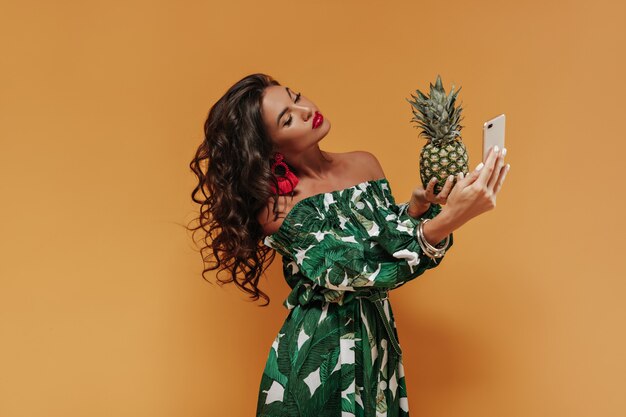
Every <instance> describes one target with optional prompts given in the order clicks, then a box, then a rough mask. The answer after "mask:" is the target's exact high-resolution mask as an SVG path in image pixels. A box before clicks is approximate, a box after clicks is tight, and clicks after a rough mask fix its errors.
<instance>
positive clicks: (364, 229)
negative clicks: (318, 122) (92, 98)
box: [266, 201, 453, 291]
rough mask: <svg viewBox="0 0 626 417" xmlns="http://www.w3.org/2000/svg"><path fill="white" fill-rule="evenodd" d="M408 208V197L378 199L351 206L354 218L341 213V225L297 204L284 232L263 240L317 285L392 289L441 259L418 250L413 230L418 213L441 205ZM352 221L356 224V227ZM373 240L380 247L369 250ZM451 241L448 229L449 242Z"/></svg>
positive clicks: (428, 215)
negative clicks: (295, 220) (364, 207)
mask: <svg viewBox="0 0 626 417" xmlns="http://www.w3.org/2000/svg"><path fill="white" fill-rule="evenodd" d="M407 209H408V203H403V204H395V202H393V201H392V202H391V204H381V205H378V206H376V207H372V209H371V210H368V211H364V212H361V213H356V212H355V213H354V216H355V218H356V219H357V221H356V222H344V221H342V220H341V219H340V220H339V222H340V224H341V226H342V227H338V226H337V221H336V219H335V221H333V219H332V216H328V217H325V216H316V212H315V211H313V210H312V211H311V212H310V213H308V215H307V213H302V212H303V211H304V210H300V211H301V213H300V214H301V216H300V217H299V220H300V223H299V224H296V225H295V226H297V227H292V225H286V228H285V229H286V230H284V231H283V232H284V233H278V234H276V235H273V236H272V237H271V239H266V243H269V244H270V245H268V246H271V247H273V248H275V249H277V251H278V252H279V253H281V255H283V256H288V257H289V258H291V259H292V260H293V262H291V264H292V265H293V266H292V267H295V268H297V271H294V272H300V273H301V274H302V275H304V276H305V277H306V278H308V279H309V280H311V281H312V282H313V283H316V284H317V285H319V286H321V287H325V288H329V289H334V290H343V291H357V290H359V289H360V288H369V287H379V288H387V289H392V288H396V287H399V286H401V285H403V284H405V283H406V282H408V281H410V280H412V279H414V278H416V277H418V276H419V275H421V274H422V273H424V272H425V271H426V270H427V269H431V268H434V267H436V266H438V265H439V264H441V262H442V260H443V258H439V259H437V260H436V261H435V260H433V259H432V258H430V257H428V256H427V255H426V254H425V253H423V251H422V249H421V247H420V245H419V243H418V242H417V237H416V235H415V232H416V227H417V226H418V225H419V223H420V222H421V221H422V219H425V218H429V219H432V218H433V217H435V216H436V215H437V214H439V212H440V211H441V205H439V204H431V206H430V208H429V209H428V210H427V211H426V212H425V213H423V214H422V216H421V217H420V218H418V219H416V218H413V217H412V216H410V215H409V214H408V213H407ZM344 220H345V219H344ZM355 227H356V228H358V229H360V230H358V231H356V233H355ZM362 236H365V237H364V238H363V237H362ZM439 243H443V241H442V242H439ZM376 245H378V246H379V247H380V249H382V250H374V247H375V246H376ZM452 245H453V236H452V234H451V235H450V244H449V247H448V248H450V247H452ZM444 257H445V256H444ZM294 264H295V265H294Z"/></svg>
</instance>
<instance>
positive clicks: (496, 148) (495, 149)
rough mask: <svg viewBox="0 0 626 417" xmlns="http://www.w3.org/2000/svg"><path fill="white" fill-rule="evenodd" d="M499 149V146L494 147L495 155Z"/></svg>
mask: <svg viewBox="0 0 626 417" xmlns="http://www.w3.org/2000/svg"><path fill="white" fill-rule="evenodd" d="M498 149H499V148H498V145H496V146H494V147H493V152H494V153H496V152H498Z"/></svg>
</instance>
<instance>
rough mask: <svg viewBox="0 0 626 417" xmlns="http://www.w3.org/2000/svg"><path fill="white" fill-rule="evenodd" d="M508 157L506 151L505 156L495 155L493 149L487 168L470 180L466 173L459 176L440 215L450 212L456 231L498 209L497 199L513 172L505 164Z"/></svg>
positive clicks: (481, 168) (470, 176)
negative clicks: (484, 214)
mask: <svg viewBox="0 0 626 417" xmlns="http://www.w3.org/2000/svg"><path fill="white" fill-rule="evenodd" d="M505 155H506V148H504V150H503V152H502V151H500V150H499V151H498V152H494V149H493V148H491V149H490V151H489V154H488V155H487V160H486V161H485V164H484V166H481V164H478V166H477V167H476V169H474V171H472V172H470V173H469V174H467V176H463V174H462V173H461V174H459V175H458V178H457V182H456V184H455V185H454V187H453V188H452V191H451V192H450V194H449V195H448V200H447V204H446V205H445V206H444V207H443V208H442V212H441V213H440V214H444V212H446V214H445V215H446V216H449V217H448V220H449V221H450V222H451V223H452V224H453V225H454V227H453V228H454V229H456V228H458V227H459V226H461V225H462V224H464V223H466V222H467V221H468V220H470V219H472V218H474V217H476V216H478V215H479V214H482V213H484V212H486V211H489V210H492V209H494V208H495V207H496V196H497V195H498V192H500V189H501V188H502V184H504V179H505V178H506V174H507V173H508V172H509V169H510V168H511V165H510V164H505V163H504V156H505Z"/></svg>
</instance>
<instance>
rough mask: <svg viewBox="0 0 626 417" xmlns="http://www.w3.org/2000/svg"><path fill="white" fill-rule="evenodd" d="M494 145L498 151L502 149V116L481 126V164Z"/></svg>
mask: <svg viewBox="0 0 626 417" xmlns="http://www.w3.org/2000/svg"><path fill="white" fill-rule="evenodd" d="M494 145H498V148H500V150H502V149H503V148H504V114H501V115H499V116H496V117H494V118H493V119H491V120H487V121H486V122H485V124H484V125H483V162H485V161H486V160H487V155H488V154H489V149H491V147H492V146H494Z"/></svg>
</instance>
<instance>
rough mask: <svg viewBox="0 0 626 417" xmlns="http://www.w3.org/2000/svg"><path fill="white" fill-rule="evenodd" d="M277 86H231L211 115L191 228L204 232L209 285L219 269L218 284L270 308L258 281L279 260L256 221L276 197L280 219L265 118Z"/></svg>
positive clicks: (197, 168)
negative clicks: (270, 91) (266, 100)
mask: <svg viewBox="0 0 626 417" xmlns="http://www.w3.org/2000/svg"><path fill="white" fill-rule="evenodd" d="M272 85H281V84H280V83H279V82H278V81H276V80H275V79H274V78H272V77H271V76H269V75H266V74H260V73H256V74H251V75H248V76H246V77H244V78H242V79H241V80H239V81H238V82H236V83H235V84H234V85H233V86H232V87H230V88H229V89H228V91H227V92H226V93H225V94H224V95H223V96H222V97H221V98H220V99H219V100H218V101H217V102H216V103H215V104H214V105H213V106H212V107H211V109H210V110H209V115H208V117H207V119H206V121H205V123H204V139H203V141H202V143H201V144H200V146H199V147H198V149H197V151H196V154H195V156H194V158H193V159H192V161H191V162H190V164H189V167H190V168H191V170H192V171H193V172H194V174H195V175H196V176H197V179H198V184H197V185H196V187H195V188H194V189H193V191H192V193H191V198H192V200H193V201H194V202H195V203H197V204H199V205H200V212H199V216H198V217H197V218H196V219H194V220H195V221H197V223H198V225H197V226H196V227H193V228H188V229H189V230H192V231H193V232H192V237H195V235H196V233H197V232H198V231H201V233H202V246H201V248H200V254H201V255H202V260H203V262H204V266H205V267H204V269H203V271H202V277H203V278H204V279H205V280H206V276H205V274H206V273H207V272H209V271H212V270H215V269H219V270H218V272H217V274H216V277H217V281H218V284H219V285H223V284H225V283H230V282H232V283H234V284H235V285H236V286H237V287H238V288H239V289H241V290H242V291H244V292H245V293H247V294H249V295H250V298H251V299H252V301H256V300H258V299H259V297H261V298H263V299H265V300H266V301H267V303H266V304H264V305H262V306H267V305H268V304H269V297H268V296H267V294H265V293H264V292H263V291H261V290H260V289H259V287H258V283H259V278H260V277H261V275H262V274H263V272H264V269H265V268H266V265H265V263H266V261H267V260H269V263H268V266H269V264H271V263H272V262H273V260H274V257H275V255H276V253H275V251H274V249H272V248H269V247H267V246H265V245H264V244H263V243H262V237H263V230H262V227H261V225H260V224H259V222H258V220H257V215H258V213H259V211H260V210H261V209H262V208H264V207H266V206H267V203H268V201H269V199H270V198H271V197H273V198H274V209H273V212H274V213H275V215H276V207H277V200H278V195H277V194H275V193H272V191H271V190H270V187H271V185H272V184H273V185H274V189H275V190H277V189H278V182H277V179H276V177H275V176H274V174H273V173H272V170H271V164H272V162H273V160H272V157H273V153H274V145H273V143H272V141H271V139H270V137H269V135H268V134H267V131H266V129H265V126H264V124H263V119H262V114H261V109H262V106H261V103H262V99H263V95H264V90H265V88H266V87H269V86H272ZM289 168H290V169H291V170H293V171H294V173H296V174H297V172H296V171H295V170H294V169H293V168H292V167H289ZM279 175H280V174H279ZM292 196H293V194H292ZM211 258H214V259H215V262H214V264H213V265H211V264H210V263H209V261H210V259H211ZM221 272H225V273H226V274H227V276H226V278H225V279H221V278H220V277H219V274H220V273H221ZM207 281H208V280H207ZM209 282H210V281H209Z"/></svg>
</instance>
